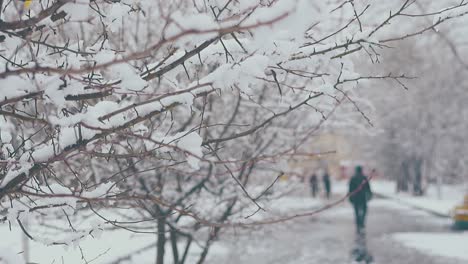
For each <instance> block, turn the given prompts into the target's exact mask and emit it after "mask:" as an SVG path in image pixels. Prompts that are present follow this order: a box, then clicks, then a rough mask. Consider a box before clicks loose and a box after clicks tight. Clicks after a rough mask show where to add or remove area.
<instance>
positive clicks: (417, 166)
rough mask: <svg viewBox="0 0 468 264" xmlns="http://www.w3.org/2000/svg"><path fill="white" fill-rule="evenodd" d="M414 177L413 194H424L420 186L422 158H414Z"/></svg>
mask: <svg viewBox="0 0 468 264" xmlns="http://www.w3.org/2000/svg"><path fill="white" fill-rule="evenodd" d="M413 164H414V177H413V195H415V196H421V195H423V194H424V192H423V188H422V164H423V162H422V160H421V159H415V160H414V163H413Z"/></svg>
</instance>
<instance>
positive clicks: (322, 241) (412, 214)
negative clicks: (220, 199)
mask: <svg viewBox="0 0 468 264" xmlns="http://www.w3.org/2000/svg"><path fill="white" fill-rule="evenodd" d="M448 229H449V222H448V220H447V219H442V218H437V217H434V216H432V215H429V214H427V213H424V212H420V211H413V210H411V209H409V208H407V207H403V206H400V205H398V204H396V203H394V202H392V201H389V200H382V199H375V200H373V201H372V202H371V205H370V209H369V218H368V222H367V232H366V233H367V246H368V249H369V250H370V252H371V253H372V254H373V255H374V257H375V263H376V264H392V263H394V264H414V263H426V264H459V263H460V264H461V263H462V262H463V261H462V260H457V259H447V258H442V257H437V256H433V255H431V254H423V253H421V252H419V251H416V250H414V249H410V248H407V247H405V246H403V245H401V244H400V243H398V242H396V241H395V240H393V239H392V234H395V233H402V232H449V231H448ZM221 240H222V241H223V242H220V243H221V244H223V246H225V247H227V248H228V251H229V253H228V255H227V257H226V255H224V256H222V259H211V261H212V262H210V264H211V263H213V264H214V263H223V264H234V263H235V264H238V263H243V264H263V263H264V264H267V263H268V264H274V263H278V264H304V263H308V264H314V263H317V264H322V263H323V264H326V263H331V264H342V263H343V264H346V263H351V261H350V251H351V249H352V248H353V247H354V244H355V243H354V240H355V230H354V226H353V215H352V210H351V208H350V206H349V205H348V204H343V205H341V206H339V207H337V208H334V209H331V210H329V211H327V212H325V213H323V214H321V215H319V216H317V217H315V218H302V219H298V220H295V221H292V222H287V223H283V224H277V225H273V226H267V227H263V228H260V229H258V230H255V231H252V230H235V232H234V231H232V232H229V233H227V234H225V235H224V237H223V238H222V239H221Z"/></svg>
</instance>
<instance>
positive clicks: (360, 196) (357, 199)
mask: <svg viewBox="0 0 468 264" xmlns="http://www.w3.org/2000/svg"><path fill="white" fill-rule="evenodd" d="M371 198H372V191H371V188H370V185H369V181H368V178H367V177H366V176H365V175H364V174H363V173H362V167H361V166H357V167H356V171H355V173H354V175H353V177H351V180H350V181H349V200H350V201H351V203H352V204H353V207H354V213H355V216H356V227H357V231H358V232H359V233H360V232H361V231H363V230H364V228H365V221H366V214H367V202H368V201H369V200H370V199H371Z"/></svg>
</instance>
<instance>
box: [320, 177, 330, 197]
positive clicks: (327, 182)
mask: <svg viewBox="0 0 468 264" xmlns="http://www.w3.org/2000/svg"><path fill="white" fill-rule="evenodd" d="M322 180H323V187H324V188H325V194H326V197H327V199H330V192H331V182H330V175H329V174H328V171H325V174H323V178H322Z"/></svg>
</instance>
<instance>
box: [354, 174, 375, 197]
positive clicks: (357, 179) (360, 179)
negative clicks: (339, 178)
mask: <svg viewBox="0 0 468 264" xmlns="http://www.w3.org/2000/svg"><path fill="white" fill-rule="evenodd" d="M361 184H363V186H361ZM359 188H360V189H359ZM357 189H359V190H358V191H356V190H357ZM355 191H356V192H355ZM354 192H355V193H354ZM349 193H350V196H349V200H350V201H351V203H353V204H365V203H367V202H368V201H369V200H370V199H371V198H372V191H371V188H370V185H369V182H368V181H367V177H366V176H364V175H363V174H362V173H356V174H354V176H353V177H351V180H350V181H349Z"/></svg>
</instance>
